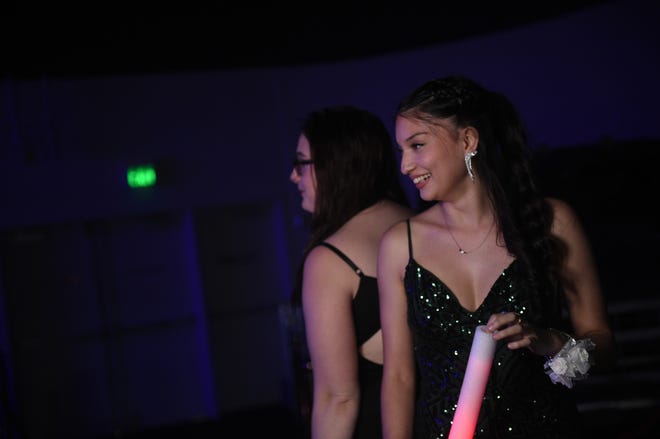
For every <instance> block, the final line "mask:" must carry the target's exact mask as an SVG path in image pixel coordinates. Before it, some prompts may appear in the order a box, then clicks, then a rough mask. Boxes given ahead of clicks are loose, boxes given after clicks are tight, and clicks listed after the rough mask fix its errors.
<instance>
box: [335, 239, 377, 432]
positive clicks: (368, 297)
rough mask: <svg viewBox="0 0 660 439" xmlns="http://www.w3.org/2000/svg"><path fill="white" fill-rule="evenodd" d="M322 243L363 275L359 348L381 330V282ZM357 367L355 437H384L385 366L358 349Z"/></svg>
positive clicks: (356, 311) (357, 309)
mask: <svg viewBox="0 0 660 439" xmlns="http://www.w3.org/2000/svg"><path fill="white" fill-rule="evenodd" d="M322 245H324V246H326V247H328V248H329V249H330V250H332V251H334V252H335V253H336V254H337V255H338V256H339V257H340V258H342V259H343V260H344V261H345V262H346V263H347V264H348V265H349V266H350V267H351V268H352V269H353V271H355V273H356V274H357V275H358V276H360V285H359V286H358V290H357V293H356V295H355V298H354V299H353V322H354V324H355V336H356V339H357V345H358V347H359V346H361V345H362V344H363V343H364V342H366V341H367V340H369V338H371V337H372V336H373V335H374V334H375V333H376V332H378V331H379V330H380V315H379V309H378V282H377V281H376V278H375V277H373V276H367V275H365V274H364V273H363V272H362V270H360V269H359V268H358V267H357V265H355V263H353V261H351V260H350V259H349V258H348V256H346V255H345V254H344V253H343V252H342V251H341V250H339V249H338V248H336V247H334V246H333V245H331V244H328V243H327V242H324V243H322ZM358 368H359V369H358V374H359V381H360V408H359V412H358V418H357V422H356V425H355V431H354V433H353V438H354V439H381V438H382V427H381V422H380V421H381V417H380V385H381V381H382V379H383V366H382V365H380V364H377V363H374V362H372V361H369V360H367V359H366V358H364V357H363V356H362V355H360V353H359V352H358Z"/></svg>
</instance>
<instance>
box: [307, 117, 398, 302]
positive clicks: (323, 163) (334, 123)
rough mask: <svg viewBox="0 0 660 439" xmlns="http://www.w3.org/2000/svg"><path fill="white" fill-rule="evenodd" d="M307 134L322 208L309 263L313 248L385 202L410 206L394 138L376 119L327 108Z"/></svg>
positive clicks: (317, 214) (311, 119) (313, 225)
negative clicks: (374, 205)
mask: <svg viewBox="0 0 660 439" xmlns="http://www.w3.org/2000/svg"><path fill="white" fill-rule="evenodd" d="M301 133H302V134H303V135H304V136H305V137H306V138H307V140H308V141H309V147H310V156H311V159H312V160H313V164H312V166H314V172H315V174H316V205H315V209H314V212H313V213H312V216H311V223H310V229H311V236H310V238H309V241H308V243H307V246H306V247H305V250H304V254H303V258H302V260H303V263H304V260H305V256H306V255H307V253H309V251H310V250H311V249H312V248H314V247H315V246H317V245H318V244H320V243H321V242H323V241H324V240H325V239H327V238H328V236H330V235H332V234H333V233H334V232H336V231H337V230H339V228H340V227H341V226H343V225H344V224H345V223H346V222H347V221H348V220H349V219H350V218H352V217H353V216H354V215H356V214H357V213H358V212H360V211H362V210H364V209H366V208H367V207H369V206H372V205H373V204H375V203H376V202H378V201H379V200H382V199H388V200H392V201H395V202H397V203H400V204H402V205H405V206H409V202H408V199H407V198H406V195H405V193H404V191H403V189H402V187H401V182H400V180H399V173H398V167H397V159H396V156H395V150H394V144H393V142H392V138H391V137H390V134H389V132H388V131H387V128H386V127H385V124H384V123H383V121H382V120H381V119H380V118H378V117H377V116H376V115H374V114H373V113H371V112H369V111H367V110H364V109H360V108H357V107H354V106H350V105H340V106H334V107H326V108H322V109H319V110H316V111H313V112H311V113H309V114H308V115H307V116H306V117H305V119H304V120H303V123H302V127H301ZM301 269H302V267H301ZM301 279H302V276H301V271H300V272H299V275H298V285H297V287H296V291H294V299H295V298H299V294H300V282H301Z"/></svg>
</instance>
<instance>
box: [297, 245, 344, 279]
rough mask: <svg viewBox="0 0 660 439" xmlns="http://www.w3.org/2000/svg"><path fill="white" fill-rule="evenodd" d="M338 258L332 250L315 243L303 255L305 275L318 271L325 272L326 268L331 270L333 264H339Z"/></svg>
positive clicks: (321, 273) (320, 273)
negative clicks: (305, 254) (304, 255)
mask: <svg viewBox="0 0 660 439" xmlns="http://www.w3.org/2000/svg"><path fill="white" fill-rule="evenodd" d="M338 262H339V258H337V256H336V255H335V254H334V252H333V251H332V250H330V249H329V248H328V247H326V246H324V245H317V246H316V247H314V248H313V249H311V250H310V251H309V253H308V254H307V256H306V257H305V275H306V276H309V275H314V274H315V273H319V275H323V273H327V272H328V270H331V269H332V268H333V267H335V266H337V267H338V266H340V265H341V264H339V263H338Z"/></svg>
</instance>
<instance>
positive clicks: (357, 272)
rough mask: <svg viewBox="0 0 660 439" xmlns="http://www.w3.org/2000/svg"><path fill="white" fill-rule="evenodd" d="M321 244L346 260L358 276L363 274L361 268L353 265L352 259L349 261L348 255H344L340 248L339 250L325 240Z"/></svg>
mask: <svg viewBox="0 0 660 439" xmlns="http://www.w3.org/2000/svg"><path fill="white" fill-rule="evenodd" d="M321 245H322V246H324V247H327V248H329V249H330V250H332V251H333V252H335V253H336V254H337V256H339V257H340V258H342V259H343V260H344V262H346V263H347V264H348V266H349V267H351V268H352V269H353V271H354V272H355V273H356V274H357V275H358V276H360V277H362V276H363V275H364V274H363V273H362V270H360V268H359V267H358V266H357V265H355V263H354V262H353V261H351V260H350V259H349V257H348V256H346V255H345V254H344V252H342V251H341V250H339V249H338V248H337V247H335V246H334V245H332V244H330V243H327V242H322V243H321Z"/></svg>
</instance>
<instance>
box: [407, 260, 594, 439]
mask: <svg viewBox="0 0 660 439" xmlns="http://www.w3.org/2000/svg"><path fill="white" fill-rule="evenodd" d="M411 250H412V248H411ZM520 265H521V264H518V262H517V261H516V260H514V261H513V262H512V263H511V265H509V266H508V267H507V268H506V269H505V270H504V271H503V272H502V273H501V275H500V276H499V277H498V278H497V280H496V281H495V282H494V284H493V285H492V288H491V290H490V291H489V293H488V295H487V296H486V298H485V299H484V301H483V303H482V304H481V305H480V306H479V307H478V308H477V309H476V310H475V311H474V312H470V311H469V310H466V309H465V308H463V307H462V306H461V305H460V303H459V302H458V300H457V298H456V296H455V295H454V294H453V293H452V291H451V290H450V289H449V288H448V287H447V286H446V285H445V284H444V283H443V282H442V281H441V280H440V279H439V278H438V277H436V276H435V275H434V274H433V273H431V272H430V271H428V270H427V269H425V268H424V267H422V266H421V265H419V264H418V263H417V262H416V261H415V260H414V258H413V257H412V255H411V257H410V260H409V263H408V266H407V268H406V274H405V279H404V283H405V288H406V293H407V300H408V322H409V325H410V327H411V330H412V333H413V342H414V350H415V355H416V361H417V368H418V379H419V381H418V392H417V393H418V394H417V407H416V411H415V438H416V439H432V438H433V439H435V438H447V437H448V436H449V432H450V430H451V422H452V419H453V416H454V411H455V409H456V404H457V402H458V396H459V394H460V389H461V385H462V382H463V376H464V373H465V369H466V366H467V360H468V357H469V355H470V348H471V346H472V339H473V336H474V329H475V328H476V326H478V325H481V324H485V323H486V322H487V321H488V318H489V316H490V315H491V314H493V313H497V312H502V311H515V312H517V313H520V314H521V315H523V316H524V318H525V319H526V320H527V321H529V322H534V320H535V317H534V316H533V315H531V312H530V310H529V305H528V300H527V294H528V293H527V292H526V289H525V288H524V287H523V286H522V285H523V284H524V275H523V273H522V270H521V266H520ZM544 361H545V359H544V358H543V357H541V356H537V355H534V354H532V353H531V352H530V351H528V350H527V349H518V350H509V349H508V348H507V347H506V345H505V344H504V343H498V344H497V346H496V351H495V357H494V360H493V364H492V367H491V372H490V376H489V379H488V384H487V386H486V391H485V395H484V399H483V403H482V406H481V411H480V413H479V420H478V422H477V428H476V431H475V436H474V437H475V438H527V439H529V438H573V437H575V438H577V437H581V430H580V427H579V426H580V424H579V417H578V413H577V409H576V404H575V401H574V400H573V396H572V394H571V392H570V390H568V389H566V388H565V387H564V386H559V385H555V384H553V383H552V382H551V380H550V379H549V378H548V376H547V375H546V374H545V372H544V370H543V362H544Z"/></svg>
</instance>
